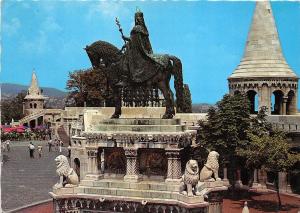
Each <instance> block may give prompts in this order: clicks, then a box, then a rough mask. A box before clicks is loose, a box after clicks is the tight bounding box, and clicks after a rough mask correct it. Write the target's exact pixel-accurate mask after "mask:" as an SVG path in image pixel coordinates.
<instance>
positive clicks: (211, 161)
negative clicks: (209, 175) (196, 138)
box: [205, 151, 220, 170]
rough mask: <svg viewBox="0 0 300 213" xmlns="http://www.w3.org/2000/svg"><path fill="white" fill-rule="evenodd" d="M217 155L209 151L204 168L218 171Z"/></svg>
mask: <svg viewBox="0 0 300 213" xmlns="http://www.w3.org/2000/svg"><path fill="white" fill-rule="evenodd" d="M219 156H220V155H219V153H218V152H216V151H211V152H210V153H209V154H208V157H207V161H206V164H205V165H206V166H207V167H209V168H211V169H213V170H216V169H219V162H218V159H219Z"/></svg>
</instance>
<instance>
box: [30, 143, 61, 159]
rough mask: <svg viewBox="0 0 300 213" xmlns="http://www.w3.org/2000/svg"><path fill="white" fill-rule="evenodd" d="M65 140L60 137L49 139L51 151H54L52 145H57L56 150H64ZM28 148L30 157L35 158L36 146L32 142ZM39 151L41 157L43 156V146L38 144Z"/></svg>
mask: <svg viewBox="0 0 300 213" xmlns="http://www.w3.org/2000/svg"><path fill="white" fill-rule="evenodd" d="M63 144H64V143H63V141H62V140H59V139H54V140H51V139H50V140H49V141H48V147H49V152H51V151H52V146H54V147H55V150H56V151H59V152H62V146H63ZM28 150H29V156H30V158H34V153H35V146H34V144H33V143H32V142H30V143H29V145H28ZM37 151H38V155H39V158H41V157H42V154H43V146H42V145H38V146H37Z"/></svg>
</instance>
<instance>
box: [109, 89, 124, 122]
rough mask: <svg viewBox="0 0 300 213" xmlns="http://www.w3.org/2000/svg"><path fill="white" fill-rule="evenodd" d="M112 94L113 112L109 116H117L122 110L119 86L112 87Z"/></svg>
mask: <svg viewBox="0 0 300 213" xmlns="http://www.w3.org/2000/svg"><path fill="white" fill-rule="evenodd" d="M113 96H114V100H115V112H114V114H113V115H112V116H111V118H119V117H120V115H121V113H122V111H121V94H120V90H119V88H116V87H115V88H113Z"/></svg>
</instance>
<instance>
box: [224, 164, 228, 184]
mask: <svg viewBox="0 0 300 213" xmlns="http://www.w3.org/2000/svg"><path fill="white" fill-rule="evenodd" d="M223 176H224V177H223V182H224V183H225V184H228V185H229V180H228V177H227V167H226V165H225V166H224V168H223Z"/></svg>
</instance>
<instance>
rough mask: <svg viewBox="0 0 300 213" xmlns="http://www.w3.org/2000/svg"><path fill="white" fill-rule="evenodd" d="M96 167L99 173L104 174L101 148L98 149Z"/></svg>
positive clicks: (102, 150)
mask: <svg viewBox="0 0 300 213" xmlns="http://www.w3.org/2000/svg"><path fill="white" fill-rule="evenodd" d="M97 166H98V170H99V171H101V173H104V149H103V148H98V152H97Z"/></svg>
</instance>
